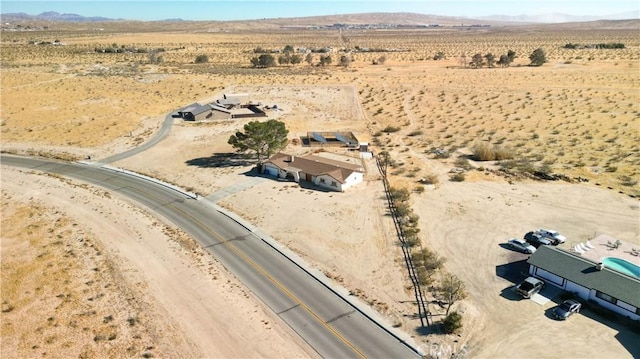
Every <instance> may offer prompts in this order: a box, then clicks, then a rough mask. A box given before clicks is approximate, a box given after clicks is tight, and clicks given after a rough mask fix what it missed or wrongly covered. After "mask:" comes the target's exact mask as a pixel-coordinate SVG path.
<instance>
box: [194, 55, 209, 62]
mask: <svg viewBox="0 0 640 359" xmlns="http://www.w3.org/2000/svg"><path fill="white" fill-rule="evenodd" d="M207 62H209V56H207V55H198V56H196V60H195V63H196V64H204V63H207Z"/></svg>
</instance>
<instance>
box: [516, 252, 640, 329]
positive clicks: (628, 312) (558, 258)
mask: <svg viewBox="0 0 640 359" xmlns="http://www.w3.org/2000/svg"><path fill="white" fill-rule="evenodd" d="M527 263H529V273H530V274H531V275H533V276H535V277H538V278H540V279H543V280H544V281H545V282H547V283H549V284H552V285H554V286H556V287H560V288H562V289H564V290H566V291H568V292H573V293H576V294H577V295H578V296H579V297H580V298H582V299H584V300H593V301H595V302H596V303H598V304H599V305H601V306H603V307H605V308H608V309H610V310H612V311H614V312H616V313H619V314H621V315H624V316H626V317H629V318H631V319H633V320H638V319H640V279H638V278H636V277H633V276H630V275H626V274H623V273H620V272H618V271H615V270H613V269H611V268H607V267H606V266H602V265H600V264H599V263H596V262H595V261H592V260H590V259H587V258H584V257H582V256H580V255H577V254H573V253H569V252H567V251H563V250H561V249H558V248H556V247H550V246H540V248H538V250H537V251H535V252H534V253H533V254H532V255H531V257H529V260H528V261H527Z"/></svg>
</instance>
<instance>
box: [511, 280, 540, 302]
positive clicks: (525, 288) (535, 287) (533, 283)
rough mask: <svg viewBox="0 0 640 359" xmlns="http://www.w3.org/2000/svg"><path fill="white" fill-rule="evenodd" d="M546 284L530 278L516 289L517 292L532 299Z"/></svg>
mask: <svg viewBox="0 0 640 359" xmlns="http://www.w3.org/2000/svg"><path fill="white" fill-rule="evenodd" d="M543 286H544V282H543V281H541V280H540V279H538V278H535V277H528V278H527V279H525V280H524V281H522V283H520V284H518V286H517V287H516V292H517V293H518V294H520V295H521V296H523V297H525V298H531V297H532V296H533V295H534V294H536V293H538V292H539V291H540V290H541V289H542V287H543Z"/></svg>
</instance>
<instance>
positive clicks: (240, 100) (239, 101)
mask: <svg viewBox="0 0 640 359" xmlns="http://www.w3.org/2000/svg"><path fill="white" fill-rule="evenodd" d="M249 100H250V97H249V94H248V93H228V94H223V95H222V98H221V99H219V100H217V102H218V103H219V104H221V105H223V106H240V105H243V104H247V103H249Z"/></svg>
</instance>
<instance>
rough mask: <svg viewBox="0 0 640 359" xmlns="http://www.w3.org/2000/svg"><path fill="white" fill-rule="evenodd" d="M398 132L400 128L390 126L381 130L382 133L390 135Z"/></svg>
mask: <svg viewBox="0 0 640 359" xmlns="http://www.w3.org/2000/svg"><path fill="white" fill-rule="evenodd" d="M398 131H400V127H396V126H391V125H389V126H387V127H385V128H384V130H382V132H385V133H392V132H398Z"/></svg>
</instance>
